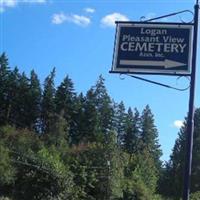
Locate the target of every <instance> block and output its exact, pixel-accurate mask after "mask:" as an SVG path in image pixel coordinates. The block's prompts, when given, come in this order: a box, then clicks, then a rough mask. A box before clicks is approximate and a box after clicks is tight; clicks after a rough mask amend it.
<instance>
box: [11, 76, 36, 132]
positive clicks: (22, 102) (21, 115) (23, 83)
mask: <svg viewBox="0 0 200 200" xmlns="http://www.w3.org/2000/svg"><path fill="white" fill-rule="evenodd" d="M29 100H30V99H29V80H28V78H27V77H26V75H25V73H22V75H20V77H19V80H18V89H17V94H16V98H15V101H14V109H15V125H16V126H17V127H20V128H27V127H29V116H30V114H31V113H30V111H29V108H30V107H29V105H28V103H29ZM31 106H32V105H31Z"/></svg>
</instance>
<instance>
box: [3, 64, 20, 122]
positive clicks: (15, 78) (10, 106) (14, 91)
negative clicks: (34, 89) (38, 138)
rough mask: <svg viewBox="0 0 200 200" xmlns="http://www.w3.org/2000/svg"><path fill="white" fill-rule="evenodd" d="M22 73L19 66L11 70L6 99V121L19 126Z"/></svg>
mask: <svg viewBox="0 0 200 200" xmlns="http://www.w3.org/2000/svg"><path fill="white" fill-rule="evenodd" d="M20 77H21V75H20V73H19V70H18V68H17V67H15V68H14V70H13V71H11V72H10V74H9V78H8V88H7V99H6V122H7V123H9V124H13V125H15V126H19V123H18V119H19V118H18V116H19V105H17V99H18V97H19V96H18V91H19V80H20Z"/></svg>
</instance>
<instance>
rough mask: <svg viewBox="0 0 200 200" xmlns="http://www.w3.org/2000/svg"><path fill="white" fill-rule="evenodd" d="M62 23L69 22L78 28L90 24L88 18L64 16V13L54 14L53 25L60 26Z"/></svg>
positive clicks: (73, 15) (74, 15)
mask: <svg viewBox="0 0 200 200" xmlns="http://www.w3.org/2000/svg"><path fill="white" fill-rule="evenodd" d="M64 22H71V23H74V24H76V25H79V26H83V27H86V26H88V25H89V24H90V23H91V20H90V18H89V17H86V16H81V15H76V14H72V15H65V14H64V13H59V14H54V15H53V17H52V23H53V24H62V23H64Z"/></svg>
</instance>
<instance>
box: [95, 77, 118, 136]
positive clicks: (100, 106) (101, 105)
mask: <svg viewBox="0 0 200 200" xmlns="http://www.w3.org/2000/svg"><path fill="white" fill-rule="evenodd" d="M104 81H105V80H104V78H103V77H102V76H99V79H98V81H97V83H96V85H95V86H94V87H93V89H94V96H95V104H96V109H97V112H98V118H99V126H100V129H101V132H102V133H103V134H104V136H105V137H106V135H107V134H108V132H109V131H110V130H112V127H113V126H112V125H113V114H114V110H113V105H112V101H111V99H110V96H109V95H108V93H107V90H106V87H105V83H104Z"/></svg>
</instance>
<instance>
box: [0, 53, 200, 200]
mask: <svg viewBox="0 0 200 200" xmlns="http://www.w3.org/2000/svg"><path fill="white" fill-rule="evenodd" d="M54 79H55V68H54V69H53V70H52V72H51V73H50V74H49V76H48V77H47V78H46V79H45V81H44V87H43V88H42V87H41V85H40V82H39V80H38V77H37V74H36V73H35V72H34V71H31V73H30V77H27V76H26V75H25V74H24V73H20V72H19V70H18V69H17V68H14V69H13V70H10V68H9V66H8V60H7V58H6V56H5V54H2V55H1V56H0V140H1V143H0V187H1V191H0V195H1V196H2V198H4V196H5V198H7V197H9V198H11V199H12V200H27V199H30V200H66V199H67V200H111V199H112V200H161V199H162V198H161V197H160V196H159V195H156V188H157V181H158V178H159V175H160V174H159V170H160V165H161V162H160V156H161V151H160V146H159V143H158V131H157V129H156V126H155V124H154V117H153V114H152V112H151V109H150V107H149V106H147V107H146V108H145V109H144V110H143V112H142V115H141V116H140V114H139V112H138V110H137V109H136V108H135V110H134V111H132V109H131V108H129V109H128V111H126V108H125V105H124V103H123V102H121V103H119V104H117V103H115V102H114V101H111V97H110V96H109V94H108V92H107V89H106V87H105V80H104V78H103V77H102V76H100V77H99V79H98V80H97V82H96V84H95V85H94V86H93V87H91V88H90V89H89V90H88V91H87V92H86V95H85V96H84V95H83V94H82V93H81V94H79V95H77V94H76V92H75V91H74V86H73V82H72V80H71V79H70V78H69V77H68V76H66V77H65V78H64V80H63V81H62V82H61V84H60V85H58V87H57V88H56V87H55V85H54ZM196 126H198V125H197V124H196ZM196 134H198V133H196ZM197 138H198V137H197ZM178 147H179V142H177V157H178V155H179V148H178ZM194 149H195V151H196V152H198V151H199V146H198V144H195V148H194ZM175 157H176V156H174V158H175ZM195 160H197V162H198V155H196V159H195ZM171 164H172V162H171V163H170V164H169V170H168V171H170V173H171V174H173V171H171V167H172V166H173V165H171ZM168 171H165V170H164V172H163V174H168ZM175 172H177V171H175ZM171 174H170V175H171ZM195 174H196V175H197V176H198V175H199V171H198V170H196V171H195ZM196 179H198V178H196ZM163 180H164V178H163ZM195 184H196V185H195V187H196V188H198V187H199V186H198V183H197V181H196V182H195ZM169 185H170V184H169Z"/></svg>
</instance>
